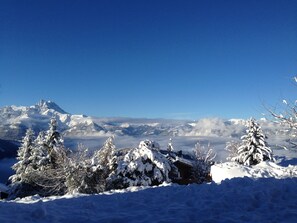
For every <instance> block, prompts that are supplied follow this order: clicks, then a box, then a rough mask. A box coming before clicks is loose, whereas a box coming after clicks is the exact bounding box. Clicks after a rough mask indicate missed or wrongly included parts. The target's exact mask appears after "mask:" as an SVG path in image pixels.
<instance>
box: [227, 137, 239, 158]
mask: <svg viewBox="0 0 297 223" xmlns="http://www.w3.org/2000/svg"><path fill="white" fill-rule="evenodd" d="M240 146H241V142H237V141H231V142H227V143H226V148H225V150H227V151H228V157H227V158H226V159H227V160H232V159H234V157H237V156H238V148H239V147H240Z"/></svg>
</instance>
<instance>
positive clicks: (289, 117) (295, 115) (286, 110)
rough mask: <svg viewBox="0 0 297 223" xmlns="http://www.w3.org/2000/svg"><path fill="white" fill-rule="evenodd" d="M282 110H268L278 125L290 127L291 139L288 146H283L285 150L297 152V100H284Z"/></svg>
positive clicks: (295, 79) (296, 80)
mask: <svg viewBox="0 0 297 223" xmlns="http://www.w3.org/2000/svg"><path fill="white" fill-rule="evenodd" d="M294 81H295V82H296V83H297V77H296V76H295V77H294ZM282 102H283V103H282V105H283V106H281V109H276V108H274V109H267V110H268V111H269V113H270V114H271V115H272V117H273V118H274V119H275V120H276V122H277V123H279V124H280V125H284V126H289V127H290V129H291V134H292V135H291V137H292V138H291V139H288V140H286V142H288V143H289V147H288V146H283V147H284V149H293V150H295V151H297V142H296V136H297V100H295V101H293V102H291V101H288V100H285V99H284V100H282Z"/></svg>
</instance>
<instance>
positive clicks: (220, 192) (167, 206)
mask: <svg viewBox="0 0 297 223" xmlns="http://www.w3.org/2000/svg"><path fill="white" fill-rule="evenodd" d="M296 188H297V178H286V179H281V180H277V179H274V178H261V179H257V180H255V179H251V178H234V179H232V180H226V181H223V182H222V183H221V184H219V185H218V184H215V183H211V184H203V185H189V186H176V185H168V186H161V187H156V188H148V189H145V190H140V191H137V189H135V188H129V189H128V190H126V191H117V192H113V193H111V192H109V193H105V194H99V195H90V196H84V195H66V196H63V197H60V198H58V197H49V198H39V197H38V196H35V197H34V196H33V197H28V198H23V199H20V200H16V201H10V202H6V201H0V210H1V212H0V222H5V223H10V222H94V223H95V222H100V223H104V222H143V223H145V222H189V223H190V222H191V223H192V222H287V223H294V222H297V212H296V210H297V202H296V200H297V194H296ZM133 191H134V192H133ZM123 192H124V193H123Z"/></svg>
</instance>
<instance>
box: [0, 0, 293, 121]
mask: <svg viewBox="0 0 297 223" xmlns="http://www.w3.org/2000/svg"><path fill="white" fill-rule="evenodd" d="M0 31H1V33H0V44H1V46H0V77H1V78H0V84H1V87H0V106H1V107H2V106H5V105H12V104H14V105H33V104H35V103H37V102H38V101H39V100H40V99H46V100H52V101H55V102H56V103H57V104H59V105H60V106H61V107H62V108H64V110H66V111H68V112H70V113H74V114H82V113H83V114H87V115H94V116H105V117H106V116H108V117H111V116H128V117H147V118H157V117H161V118H192V119H197V118H202V117H214V116H216V117H223V118H248V117H250V116H255V117H261V113H262V112H263V111H265V109H264V108H263V106H262V103H264V104H269V105H275V104H277V103H279V102H280V101H281V100H282V99H283V98H291V99H294V96H295V95H296V92H297V87H296V86H294V85H293V84H292V77H293V76H294V75H297V66H296V65H297V1H296V0H291V1H290V0H286V1H284V0H279V1H273V0H267V1H264V0H256V1H253V0H234V1H230V0H217V1H214V0H210V1H208V0H205V1H198V0H196V1H185V0H181V1H174V0H168V1H162V0H134V1H131V0H125V1H123V0H118V1H115V0H98V1H95V0H94V1H87V0H82V1H75V0H71V1H66V0H65V1H62V0H58V1H55V0H42V1H39V0H36V1H32V0H22V1H21V0H19V1H14V0H2V1H0Z"/></svg>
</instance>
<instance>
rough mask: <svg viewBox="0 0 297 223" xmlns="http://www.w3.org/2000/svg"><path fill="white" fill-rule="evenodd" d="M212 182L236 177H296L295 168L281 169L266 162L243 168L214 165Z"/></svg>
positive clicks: (230, 164) (234, 163)
mask: <svg viewBox="0 0 297 223" xmlns="http://www.w3.org/2000/svg"><path fill="white" fill-rule="evenodd" d="M211 175H212V180H213V181H214V182H216V183H221V182H222V181H223V180H226V179H232V178H236V177H250V178H269V177H274V178H276V179H283V178H288V177H289V178H290V177H297V166H292V165H289V166H288V167H282V166H279V165H277V164H276V163H273V162H270V161H267V162H261V163H259V164H258V165H255V166H244V165H240V164H238V163H236V162H226V163H220V164H215V165H213V166H212V167H211Z"/></svg>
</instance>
